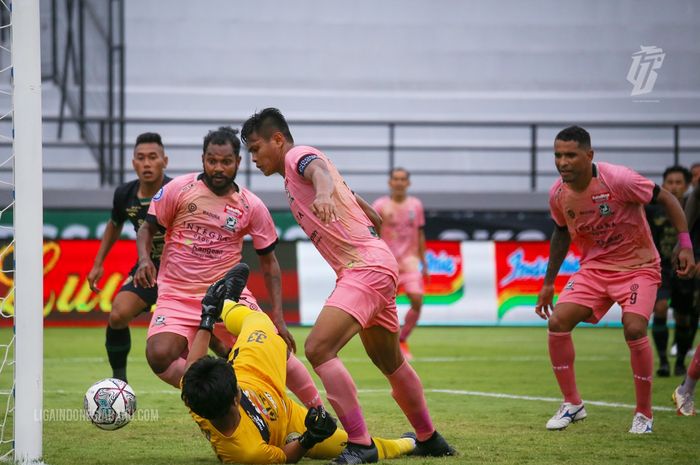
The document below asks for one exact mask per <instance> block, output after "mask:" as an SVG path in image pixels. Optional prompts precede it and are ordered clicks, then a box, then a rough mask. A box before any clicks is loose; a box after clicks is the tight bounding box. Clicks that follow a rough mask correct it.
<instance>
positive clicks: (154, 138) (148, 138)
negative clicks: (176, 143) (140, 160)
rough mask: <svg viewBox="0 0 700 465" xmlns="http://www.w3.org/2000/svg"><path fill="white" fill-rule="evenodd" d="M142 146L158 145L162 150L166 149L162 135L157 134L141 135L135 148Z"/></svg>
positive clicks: (147, 133) (146, 133) (145, 133)
mask: <svg viewBox="0 0 700 465" xmlns="http://www.w3.org/2000/svg"><path fill="white" fill-rule="evenodd" d="M141 144H158V145H160V146H161V147H162V148H165V147H164V146H163V139H161V138H160V134H158V133H157V132H144V133H143V134H139V135H138V137H137V138H136V143H135V144H134V147H136V146H137V145H141Z"/></svg>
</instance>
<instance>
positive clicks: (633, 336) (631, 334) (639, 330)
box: [624, 322, 647, 341]
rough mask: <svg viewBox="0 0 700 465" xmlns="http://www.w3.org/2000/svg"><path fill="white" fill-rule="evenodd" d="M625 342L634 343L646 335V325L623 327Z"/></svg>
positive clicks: (635, 324)
mask: <svg viewBox="0 0 700 465" xmlns="http://www.w3.org/2000/svg"><path fill="white" fill-rule="evenodd" d="M624 333H625V340H627V341H636V340H637V339H641V338H643V337H644V336H646V335H647V327H646V325H642V324H638V323H636V322H635V323H632V324H626V325H625V326H624Z"/></svg>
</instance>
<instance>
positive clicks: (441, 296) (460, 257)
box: [297, 241, 496, 325]
mask: <svg viewBox="0 0 700 465" xmlns="http://www.w3.org/2000/svg"><path fill="white" fill-rule="evenodd" d="M427 246H428V247H427V249H428V251H429V254H428V257H427V258H428V270H429V271H430V281H429V282H428V283H427V286H426V293H427V294H426V297H425V302H424V305H423V309H422V311H421V319H420V323H421V324H428V325H461V324H493V323H494V322H495V312H496V310H495V308H496V305H495V302H496V299H495V292H494V286H495V285H494V282H493V280H494V276H495V272H494V267H493V264H494V260H493V243H491V242H462V243H459V242H443V241H429V242H428V244H427ZM297 256H298V262H299V286H300V288H299V299H300V303H299V304H300V312H301V323H302V324H304V325H312V324H314V322H315V321H316V318H318V315H319V313H320V312H321V309H322V308H323V306H324V304H325V301H326V299H327V298H328V296H329V295H330V294H331V292H332V291H333V288H334V287H335V280H336V276H335V273H334V272H333V270H332V269H331V267H330V266H328V264H327V263H326V262H325V260H324V259H323V258H322V257H321V255H320V254H319V253H318V251H317V250H316V248H315V247H314V245H313V244H311V243H309V242H298V243H297ZM397 304H398V314H399V320H403V317H404V315H405V313H406V311H407V310H408V309H409V307H410V306H409V304H408V300H407V299H406V297H405V296H399V299H398V301H397Z"/></svg>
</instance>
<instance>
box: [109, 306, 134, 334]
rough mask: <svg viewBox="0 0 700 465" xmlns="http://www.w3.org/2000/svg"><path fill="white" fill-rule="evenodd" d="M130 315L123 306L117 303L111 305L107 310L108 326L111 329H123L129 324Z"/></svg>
mask: <svg viewBox="0 0 700 465" xmlns="http://www.w3.org/2000/svg"><path fill="white" fill-rule="evenodd" d="M130 321H131V315H129V314H128V312H126V311H124V308H123V307H121V306H118V305H114V306H112V311H110V312H109V327H110V328H112V329H124V328H126V327H127V326H129V322H130Z"/></svg>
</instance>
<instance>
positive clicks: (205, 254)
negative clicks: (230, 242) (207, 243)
mask: <svg viewBox="0 0 700 465" xmlns="http://www.w3.org/2000/svg"><path fill="white" fill-rule="evenodd" d="M223 254H224V251H223V250H218V249H215V248H213V247H201V246H199V245H197V244H193V245H192V255H194V256H196V257H200V258H218V257H221V256H222V255H223Z"/></svg>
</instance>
